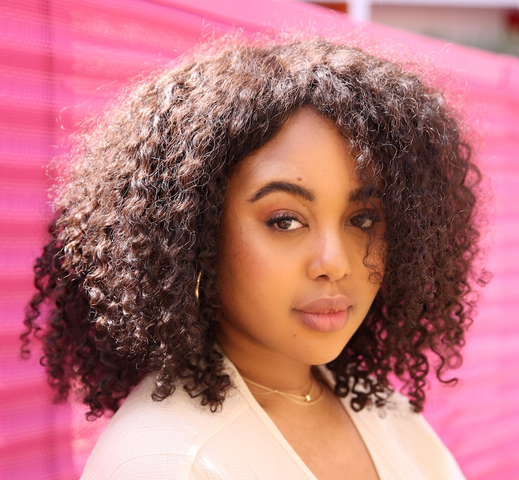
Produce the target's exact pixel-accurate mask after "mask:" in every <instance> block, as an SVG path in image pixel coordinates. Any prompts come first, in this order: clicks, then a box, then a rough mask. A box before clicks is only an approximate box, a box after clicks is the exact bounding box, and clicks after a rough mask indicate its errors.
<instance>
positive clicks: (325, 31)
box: [0, 0, 519, 480]
mask: <svg viewBox="0 0 519 480" xmlns="http://www.w3.org/2000/svg"><path fill="white" fill-rule="evenodd" d="M518 7H519V0H514V1H512V0H472V1H469V0H451V1H449V0H436V1H435V0H400V1H390V0H376V1H375V0H373V1H366V0H352V1H349V2H333V1H332V2H319V1H313V2H309V1H295V0H292V1H288V0H286V1H282V0H258V1H252V0H249V1H248V0H11V1H8V2H2V3H0V327H1V328H0V479H2V480H15V479H16V480H18V479H34V480H36V479H37V480H61V479H63V480H65V479H67V480H68V479H77V478H79V476H80V472H81V470H82V467H83V465H84V462H85V460H86V458H87V456H88V454H89V452H90V450H91V448H92V447H93V445H94V443H95V440H96V438H97V436H98V435H99V433H100V432H101V430H102V428H103V426H104V425H105V424H106V421H107V420H106V419H100V420H98V421H96V422H86V421H85V419H84V412H85V410H84V409H83V407H82V406H81V405H79V404H77V403H75V402H74V401H71V402H70V403H68V404H66V405H58V406H57V405H53V404H52V401H51V400H52V396H51V392H50V389H49V388H48V387H47V385H46V382H45V377H44V375H43V371H42V370H43V369H42V368H41V367H40V366H39V365H38V357H39V352H38V350H37V348H36V347H35V351H34V352H33V355H32V357H31V359H30V360H28V361H22V360H21V359H20V355H19V349H20V342H19V335H20V333H21V332H22V331H23V328H22V321H23V315H24V314H23V312H24V308H25V305H26V304H27V302H28V301H29V299H30V297H31V295H32V294H33V293H34V288H33V286H32V265H33V262H34V258H35V257H36V256H38V255H39V253H40V251H41V247H42V245H43V244H44V243H45V241H46V232H45V224H46V222H47V221H48V220H49V219H50V217H51V215H52V212H51V209H50V206H49V197H48V190H49V188H50V187H51V185H52V183H53V181H54V180H55V179H56V177H57V176H59V171H60V162H59V161H57V162H56V161H54V163H51V162H52V161H53V159H56V158H58V159H59V158H61V157H62V156H63V155H66V154H67V152H68V151H69V148H70V142H69V141H68V138H69V137H70V135H72V134H74V132H75V131H76V130H77V128H78V125H79V124H80V122H82V121H83V120H84V119H85V118H87V117H89V116H92V115H95V114H96V113H100V112H102V111H103V109H104V107H105V105H106V104H107V102H109V101H110V99H112V98H113V97H114V95H115V94H116V93H117V92H118V91H119V89H120V88H121V87H122V86H124V85H126V84H128V82H129V79H131V78H134V77H135V76H137V75H145V74H146V73H148V72H150V71H152V70H155V69H157V68H164V67H166V66H167V65H168V64H169V63H170V62H171V61H173V60H174V59H175V58H177V57H178V56H179V55H181V54H182V53H183V52H185V51H187V50H189V49H191V48H194V47H195V46H196V45H198V44H199V43H200V42H201V41H203V40H204V39H207V38H211V37H214V36H219V35H221V34H224V33H226V32H227V31H229V30H235V29H242V30H243V31H244V32H245V34H247V35H250V36H251V37H253V36H254V35H256V34H257V33H258V32H273V31H274V32H275V31H284V30H291V31H293V30H303V31H311V32H313V33H315V34H320V35H323V36H327V35H331V36H337V35H350V36H352V38H356V37H359V38H362V42H363V43H364V44H366V45H370V46H372V47H373V48H379V49H381V50H387V51H389V52H393V53H394V54H395V55H399V54H400V53H401V52H406V53H405V57H406V58H413V59H415V60H416V61H417V62H418V63H421V62H425V63H426V64H427V65H428V67H427V69H426V71H427V70H428V69H429V68H430V67H431V66H433V67H434V68H435V72H436V73H435V74H434V77H435V78H436V81H438V82H440V84H441V85H442V87H443V88H445V89H446V90H447V91H449V92H451V93H449V96H451V97H453V98H455V99H456V105H457V107H458V108H461V109H462V110H463V112H465V113H464V118H465V122H466V123H467V125H469V126H471V127H472V128H473V129H474V131H476V132H477V135H476V137H477V142H476V154H477V155H478V158H479V162H480V164H481V167H482V169H483V171H484V173H485V175H486V177H487V181H486V183H485V185H486V188H487V191H488V196H489V197H492V199H493V200H492V203H491V205H490V206H489V209H488V210H489V220H488V228H487V235H486V237H485V246H486V247H487V248H488V256H487V263H486V266H487V268H489V269H490V270H491V271H492V272H493V274H494V278H493V280H492V282H491V283H490V285H489V286H488V287H486V288H485V289H484V291H483V297H482V302H481V304H480V308H479V314H478V317H477V318H476V321H475V323H474V325H473V327H472V328H471V330H470V333H469V335H468V342H467V347H466V350H465V362H464V364H463V366H462V368H461V369H460V370H459V371H457V372H456V375H457V376H459V377H460V379H461V381H460V383H459V384H458V385H457V386H456V387H454V388H451V387H441V386H438V385H437V384H435V383H434V382H433V383H432V384H431V387H430V390H429V402H428V404H427V408H426V411H425V416H426V417H427V419H428V420H429V422H430V423H431V424H432V425H433V427H434V428H435V429H436V431H437V432H438V433H439V435H440V437H441V438H442V440H443V441H444V443H445V444H446V445H447V446H448V447H449V448H450V450H451V451H452V452H453V454H454V456H455V457H456V459H457V460H458V462H459V463H460V465H461V468H462V470H463V471H464V473H465V475H466V477H467V479H469V480H487V479H492V480H517V479H518V478H519V455H518V453H517V452H518V451H519V376H518V370H519V315H518V312H519V293H518V290H519V158H518V152H519V60H518V59H517V56H518V55H519V50H518V28H519V27H518V25H519V20H518V19H519V17H518V15H519V13H518V12H519V10H518ZM474 47H477V48H474ZM72 400H73V399H72Z"/></svg>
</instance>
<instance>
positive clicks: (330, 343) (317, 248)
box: [24, 39, 480, 480]
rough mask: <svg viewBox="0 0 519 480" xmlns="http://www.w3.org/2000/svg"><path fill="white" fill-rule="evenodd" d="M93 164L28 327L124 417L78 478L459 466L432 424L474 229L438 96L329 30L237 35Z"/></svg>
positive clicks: (321, 474)
mask: <svg viewBox="0 0 519 480" xmlns="http://www.w3.org/2000/svg"><path fill="white" fill-rule="evenodd" d="M76 157H77V158H76V161H75V162H74V164H73V165H74V166H73V169H72V170H71V174H70V179H69V182H67V183H66V185H65V186H64V187H63V188H62V190H61V193H60V195H59V196H58V198H57V201H56V204H57V206H58V210H57V216H56V220H55V222H54V223H53V224H52V225H51V228H50V232H51V235H52V239H51V241H50V242H49V243H48V244H47V246H46V247H45V250H44V253H43V256H42V257H41V258H40V259H38V261H37V264H36V285H37V287H38V289H39V293H38V294H37V295H36V296H35V298H34V299H33V301H32V303H31V306H32V309H31V311H30V313H29V314H28V316H27V319H26V325H27V327H28V330H27V333H26V334H25V336H24V338H25V339H27V338H28V336H29V334H30V333H31V332H33V333H37V332H38V331H39V330H40V329H43V334H42V340H43V344H44V348H45V356H44V357H43V362H44V364H45V366H46V368H47V371H48V374H49V378H50V381H51V384H52V385H53V386H54V387H55V389H56V391H57V393H58V397H59V398H62V399H64V398H66V397H67V395H68V393H69V391H70V389H71V388H72V387H74V388H79V389H80V391H81V393H82V398H83V401H84V402H85V403H86V404H87V405H89V407H90V412H89V413H90V415H92V416H94V417H96V416H100V415H102V414H103V413H104V412H105V411H114V412H115V411H117V413H116V415H115V416H114V417H113V418H112V420H111V421H110V424H109V425H108V427H107V429H106V430H105V432H104V433H103V435H102V437H101V439H100V440H99V442H98V444H97V446H96V448H95V449H94V451H93V453H92V455H91V457H90V459H89V461H88V463H87V466H86V468H85V471H84V474H83V477H82V478H84V479H91V478H103V479H105V478H113V479H116V478H117V479H120V478H124V479H130V478H131V479H134V478H156V479H163V478H174V479H177V478H178V479H184V478H185V479H188V478H189V479H207V478H210V479H216V478H218V479H220V478H222V479H234V478H236V479H248V478H265V479H267V478H268V479H272V478H284V479H299V478H313V479H315V478H318V479H319V480H324V479H349V478H352V479H359V478H362V479H367V480H368V479H377V478H378V479H380V480H384V479H414V480H416V479H440V478H441V479H459V478H463V475H462V474H461V472H460V470H459V467H458V466H457V465H456V463H455V461H454V459H453V458H452V456H451V455H450V453H449V452H448V451H447V450H446V449H445V447H444V446H443V445H442V444H441V441H440V440H439V439H438V437H437V436H436V435H435V434H434V432H432V430H431V429H430V427H429V426H428V425H427V424H426V423H425V421H424V420H423V418H422V417H421V416H420V415H419V414H418V412H420V411H421V410H422V409H423V405H424V401H425V393H424V387H425V385H426V376H427V374H428V373H429V370H430V369H433V370H434V371H435V373H436V375H437V377H438V378H439V379H440V380H441V381H446V380H444V374H445V371H446V370H447V369H448V368H449V367H452V366H456V365H458V364H459V363H460V360H461V356H460V348H461V347H462V345H463V343H464V332H465V331H466V329H467V327H468V325H469V324H470V323H471V316H472V309H473V302H472V301H471V297H470V294H471V288H470V285H469V277H470V276H471V275H472V274H473V273H474V258H475V256H476V255H477V253H478V248H477V240H478V238H479V234H478V229H477V225H476V224H475V219H474V208H475V205H476V196H475V189H476V187H477V185H478V183H479V180H480V173H479V170H478V169H477V167H476V166H475V165H474V163H473V162H472V161H471V156H470V149H469V147H468V146H467V144H466V143H465V142H464V141H463V139H462V138H460V132H459V127H458V122H457V120H456V116H455V115H454V114H453V113H452V112H451V111H450V110H449V109H448V108H447V107H446V106H445V105H444V103H443V97H442V95H441V94H440V93H439V92H438V91H437V90H435V89H434V88H433V87H431V86H429V85H427V84H426V83H425V82H424V81H423V80H420V78H419V77H418V76H417V75H416V74H414V73H412V72H409V71H405V70H404V69H403V68H402V67H401V66H399V65H398V64H395V63H391V62H389V61H387V60H383V59H379V58H376V57H373V56H371V55H369V54H367V53H365V52H363V51H361V50H359V49H357V48H354V47H350V46H345V45H334V44H332V43H329V42H327V41H325V40H322V39H312V40H306V41H295V42H292V43H280V44H263V45H262V44H260V43H256V44H247V43H237V42H235V43H233V44H231V45H227V46H223V47H221V48H219V49H218V48H215V49H209V50H208V51H206V52H205V53H203V54H202V53H201V54H199V56H198V57H197V58H196V59H194V60H193V61H192V62H190V63H185V64H184V65H183V66H180V67H177V68H175V69H173V70H169V71H166V72H164V73H161V74H159V75H157V76H156V77H154V78H152V79H150V80H147V81H146V82H144V83H143V84H142V85H140V86H139V88H137V89H136V90H135V91H134V92H133V93H132V94H130V95H129V96H128V98H127V99H125V100H124V101H123V102H122V103H121V104H119V105H118V106H116V107H114V108H113V109H112V111H110V112H109V113H108V114H107V116H106V118H105V119H104V120H103V121H102V122H100V124H99V125H98V126H97V127H96V128H95V130H94V131H92V132H91V133H89V134H88V135H87V136H86V137H85V141H84V144H83V145H82V147H81V149H79V150H78V151H77V152H76ZM46 301H48V302H50V305H51V309H50V312H49V313H48V318H47V319H46V321H45V322H44V325H40V323H39V321H40V318H41V316H42V315H41V312H42V310H41V305H43V303H44V302H46ZM392 379H393V380H395V379H397V381H398V383H399V384H400V385H402V390H403V393H404V394H406V395H407V398H405V397H403V396H401V395H400V394H397V393H395V392H394V391H393V387H392V386H391V380H392ZM123 400H124V403H123ZM121 404H122V406H121ZM119 407H120V408H119Z"/></svg>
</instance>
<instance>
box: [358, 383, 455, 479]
mask: <svg viewBox="0 0 519 480" xmlns="http://www.w3.org/2000/svg"><path fill="white" fill-rule="evenodd" d="M352 417H353V418H354V419H355V420H354V421H355V423H356V424H357V427H358V428H359V430H362V436H363V438H364V441H365V442H366V444H367V445H368V448H369V449H370V451H372V452H374V456H376V457H377V460H378V461H379V462H380V463H383V464H384V470H385V471H388V473H389V476H388V478H401V472H402V471H406V472H407V473H406V475H407V476H406V478H414V479H416V480H418V479H424V480H425V479H436V478H445V479H451V480H463V479H464V476H463V474H462V472H461V470H460V468H459V466H458V464H457V463H456V460H455V459H454V457H453V456H452V454H451V453H450V452H449V450H448V449H447V448H446V447H445V445H444V444H443V442H442V441H441V439H440V438H439V436H438V435H437V434H436V432H435V431H434V430H433V429H432V427H431V426H430V425H429V423H428V422H427V421H426V420H425V418H424V417H423V415H421V414H419V413H415V412H414V411H413V410H412V408H411V406H410V404H409V401H408V399H407V398H406V397H405V396H403V395H401V394H399V393H396V392H395V393H393V394H392V395H391V396H390V398H389V401H388V405H387V406H386V407H385V408H384V409H382V410H380V409H378V408H374V407H372V408H365V409H364V410H362V411H360V412H353V413H352Z"/></svg>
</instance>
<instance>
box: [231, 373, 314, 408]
mask: <svg viewBox="0 0 519 480" xmlns="http://www.w3.org/2000/svg"><path fill="white" fill-rule="evenodd" d="M241 377H242V378H243V379H244V380H245V381H246V382H249V383H250V384H251V385H255V386H256V387H260V388H263V389H264V390H267V391H266V392H253V391H252V390H251V393H253V394H254V395H270V394H271V393H277V394H278V395H281V396H282V397H285V398H286V399H287V400H290V401H291V402H294V403H297V404H299V405H315V404H316V403H317V402H320V401H321V400H322V398H323V396H324V389H322V390H321V393H320V394H319V396H318V397H317V398H316V399H315V400H312V397H311V393H312V391H313V389H314V385H315V378H314V377H313V376H312V385H311V386H310V391H309V392H308V393H307V394H306V395H295V394H293V393H286V392H280V391H279V390H274V389H273V388H269V387H266V386H265V385H261V384H260V383H256V382H253V381H252V380H249V379H248V378H245V377H244V376H243V375H242V376H241Z"/></svg>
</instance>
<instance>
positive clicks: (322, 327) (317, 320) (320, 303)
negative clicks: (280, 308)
mask: <svg viewBox="0 0 519 480" xmlns="http://www.w3.org/2000/svg"><path fill="white" fill-rule="evenodd" d="M350 311H351V301H350V300H349V299H348V298H347V297H345V296H337V297H325V298H319V299H317V300H313V301H310V302H307V303H305V304H303V305H301V306H298V307H297V308H294V312H295V313H296V315H297V316H298V317H299V319H300V321H301V322H302V323H303V324H304V325H306V326H307V327H308V328H310V329H312V330H314V331H316V332H323V333H331V332H338V331H339V330H342V329H343V328H344V327H345V326H346V324H347V323H348V320H349V317H350Z"/></svg>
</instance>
